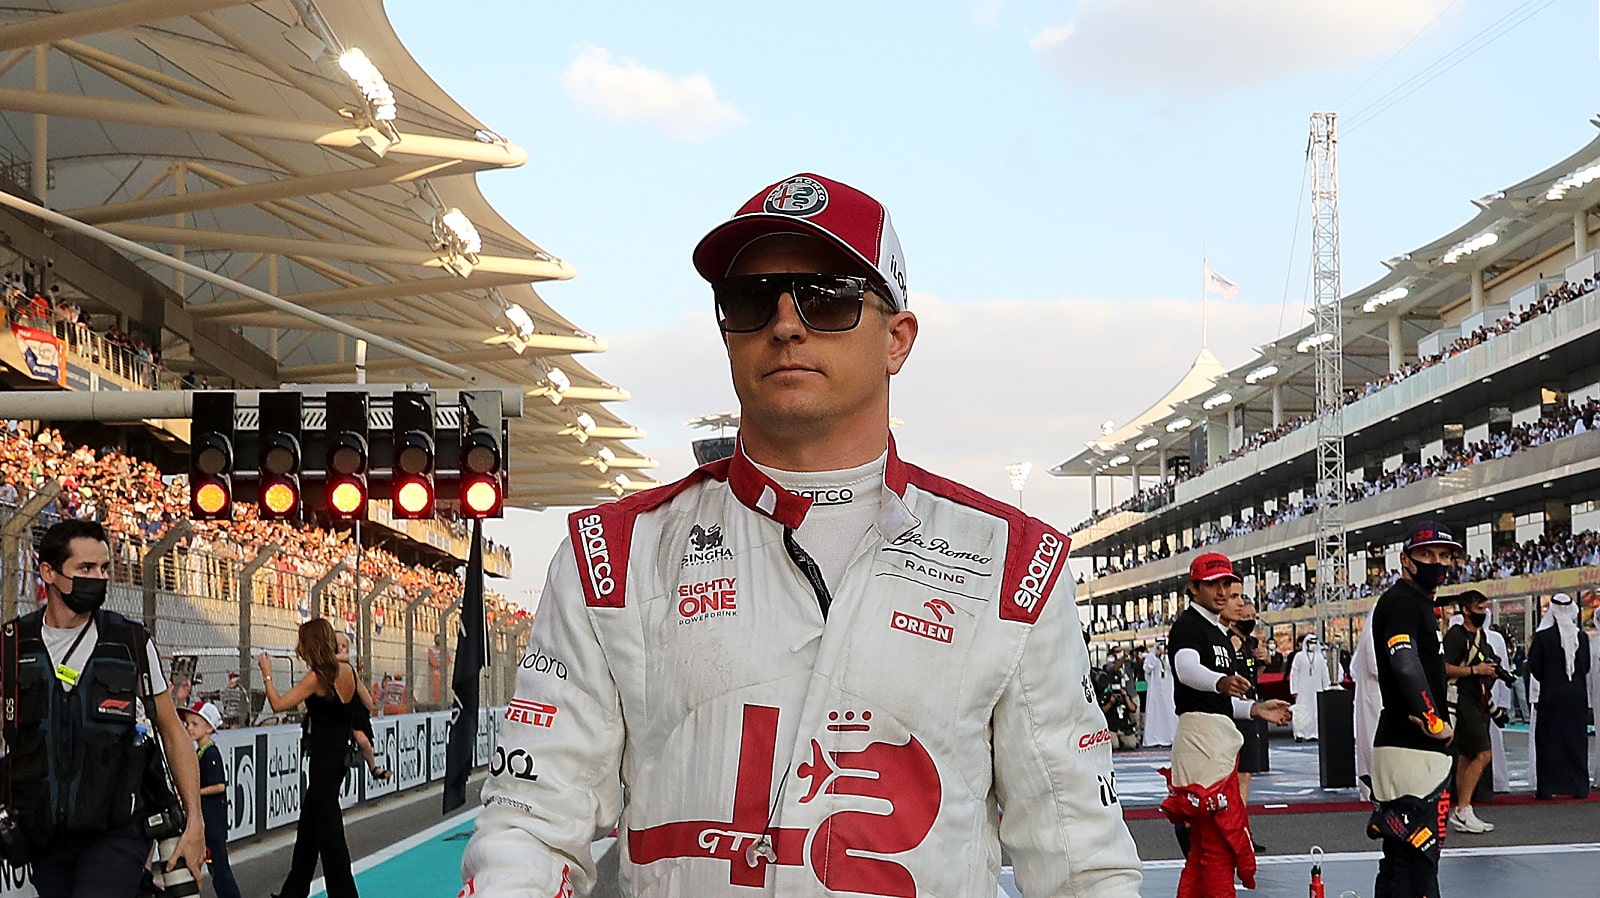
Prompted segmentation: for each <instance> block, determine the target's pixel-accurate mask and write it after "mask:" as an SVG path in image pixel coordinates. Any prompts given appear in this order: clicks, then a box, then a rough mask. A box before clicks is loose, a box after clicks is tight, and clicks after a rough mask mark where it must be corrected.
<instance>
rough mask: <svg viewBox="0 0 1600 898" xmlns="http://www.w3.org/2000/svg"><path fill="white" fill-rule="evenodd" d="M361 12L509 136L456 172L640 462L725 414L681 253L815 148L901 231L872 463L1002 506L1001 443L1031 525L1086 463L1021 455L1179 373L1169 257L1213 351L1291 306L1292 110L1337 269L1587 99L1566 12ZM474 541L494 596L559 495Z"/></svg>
mask: <svg viewBox="0 0 1600 898" xmlns="http://www.w3.org/2000/svg"><path fill="white" fill-rule="evenodd" d="M386 6H387V9H388V11H389V14H390V16H391V18H392V20H393V23H394V26H395V29H396V31H397V32H398V33H399V35H400V37H401V39H402V41H403V42H404V43H405V44H406V46H407V48H408V49H409V50H410V51H411V52H412V54H413V55H414V56H415V57H416V58H417V59H418V60H419V61H420V62H421V64H422V66H423V68H424V69H426V70H427V71H428V72H429V73H430V74H431V75H432V76H433V78H434V79H435V80H436V81H438V82H439V84H440V85H442V86H443V87H444V89H445V90H446V91H447V92H449V93H450V94H451V95H452V96H454V97H455V98H456V99H457V100H458V101H459V102H461V103H462V105H464V106H465V107H466V108H468V109H469V110H471V111H472V112H473V113H474V114H475V115H476V116H478V117H479V118H480V119H482V120H483V121H484V122H485V123H486V124H487V125H488V126H489V127H491V128H493V129H494V130H496V131H498V132H500V133H502V134H504V135H506V136H507V137H508V138H510V139H511V140H513V141H514V142H516V143H517V144H519V145H521V146H522V147H524V148H526V149H527V150H528V151H529V153H530V155H531V161H530V162H529V164H528V165H527V166H525V167H523V168H521V169H519V170H516V171H512V172H500V173H492V174H489V175H486V176H484V177H482V178H481V179H480V185H481V186H482V189H483V191H484V193H485V194H486V195H487V196H488V197H489V199H490V200H491V202H492V203H493V204H494V205H495V207H496V208H497V209H498V210H499V211H500V212H501V213H502V214H503V215H504V216H505V217H506V218H507V219H508V220H509V221H511V222H512V223H513V224H514V225H516V226H517V227H518V228H519V229H520V230H521V231H522V232H523V233H525V234H526V235H528V236H529V237H530V238H532V239H533V240H535V241H537V242H539V243H540V244H541V245H542V246H544V247H545V248H546V249H548V250H550V251H551V252H553V253H555V254H557V255H559V256H561V257H563V258H565V259H567V260H568V261H570V262H572V263H574V264H575V265H576V266H577V267H578V270H579V275H578V277H577V278H576V279H574V280H573V281H570V282H567V283H561V284H550V285H545V286H543V287H542V288H541V293H542V295H543V296H544V297H545V299H546V300H547V301H548V302H549V303H550V304H551V305H552V306H554V307H555V308H556V309H557V310H559V311H560V312H561V313H562V314H564V315H566V316H567V317H568V318H570V319H571V320H573V321H574V322H575V323H577V324H578V325H579V326H580V327H582V328H584V329H586V330H589V331H591V332H593V333H596V334H599V335H600V336H602V337H605V338H606V339H607V340H608V341H610V343H611V346H612V349H611V351H610V352H609V353H606V354H604V355H600V356H591V357H586V358H584V359H582V361H583V363H584V364H586V365H587V366H588V367H590V368H591V369H592V370H594V371H596V372H597V373H599V374H600V375H602V376H604V377H606V378H608V379H610V380H612V381H614V382H616V383H618V384H620V385H622V386H624V387H626V388H628V389H630V390H632V392H633V394H634V399H633V401H631V402H628V403H624V404H620V405H617V406H615V407H614V408H615V410H616V411H617V412H618V413H619V414H621V415H622V416H623V417H625V418H627V419H628V420H630V421H633V422H635V423H638V424H640V425H641V426H643V427H645V428H646V429H647V430H649V431H650V434H651V435H650V438H648V439H646V440H645V441H643V442H642V444H640V448H641V449H642V450H643V451H645V452H647V453H649V454H651V455H653V456H655V457H657V458H659V459H660V460H661V461H662V468H661V470H660V471H659V472H657V473H658V476H660V477H662V478H664V479H672V478H675V477H677V476H680V475H681V474H683V473H684V472H685V471H687V470H688V468H689V466H690V459H689V455H688V451H687V443H688V441H689V440H690V439H692V438H693V436H694V434H693V433H691V432H690V431H688V430H687V429H685V428H684V427H682V422H683V421H684V420H686V419H687V418H689V417H692V416H694V415H699V414H705V413H708V412H715V411H723V410H731V409H732V408H733V402H732V392H731V390H730V389H728V388H727V386H726V374H725V370H724V369H723V367H722V360H721V358H720V348H719V345H718V343H717V342H716V339H715V334H714V331H713V326H712V322H711V317H710V313H709V299H708V294H707V291H706V289H705V286H704V284H703V283H702V282H701V281H700V280H699V279H698V278H697V277H696V275H695V273H694V271H693V269H692V267H691V266H690V264H689V251H690V249H691V248H692V247H693V245H694V243H695V241H696V240H698V239H699V237H700V235H701V234H703V233H704V232H705V231H706V230H707V229H708V228H709V227H711V226H712V225H714V224H715V223H716V222H717V221H719V220H720V219H722V218H724V217H726V216H727V215H728V214H729V213H730V212H731V211H732V210H733V209H734V208H735V207H737V206H738V205H739V204H740V203H741V202H743V201H744V200H745V199H746V198H747V197H748V196H749V195H750V194H752V193H754V192H755V191H756V190H757V189H759V188H760V187H762V186H764V185H766V184H768V183H771V182H773V181H776V180H778V179H779V178H782V177H784V176H786V175H789V174H791V173H794V172H797V171H803V170H812V171H818V172H821V173H823V174H826V175H828V176H830V177H834V178H838V179H840V180H844V181H847V182H849V183H852V184H854V185H856V186H858V187H861V188H863V189H865V190H867V191H868V192H869V193H872V194H873V195H875V196H877V197H878V198H879V199H880V200H882V201H883V202H884V203H885V204H886V205H887V206H888V207H889V209H890V211H891V213H892V214H893V216H894V220H895V224H896V226H897V229H898V231H899V233H900V237H901V241H902V243H903V244H904V246H905V251H906V256H907V267H908V273H909V281H910V286H911V290H912V308H913V310H914V311H918V312H919V313H920V314H921V315H922V317H923V335H922V337H921V338H920V339H919V343H918V346H917V350H916V352H914V354H913V357H912V364H911V365H910V366H908V369H907V371H906V372H905V373H904V374H902V375H901V376H900V378H898V379H897V381H896V384H895V403H896V406H895V414H897V415H898V416H900V417H902V418H905V420H906V424H905V426H904V427H902V428H900V429H899V431H898V434H899V436H898V439H899V441H900V445H901V449H902V452H903V454H904V455H906V456H907V457H908V458H910V459H912V460H914V461H918V462H919V463H921V464H923V465H924V466H926V467H929V468H932V469H934V470H936V471H939V472H940V473H944V474H947V475H949V476H953V477H956V478H957V479H962V480H965V481H967V482H969V483H971V484H972V485H973V486H974V487H976V488H978V489H981V490H984V491H986V492H989V493H991V494H994V495H997V496H1001V497H1005V498H1012V494H1011V493H1010V490H1009V487H1008V486H1007V484H1006V479H1005V475H1004V471H1003V466H1004V464H1006V463H1007V462H1011V461H1017V460H1022V459H1026V460H1029V461H1031V462H1033V463H1034V465H1035V471H1036V473H1035V474H1034V476H1033V478H1032V479H1031V480H1030V481H1029V487H1028V490H1027V493H1026V505H1027V507H1028V510H1029V511H1031V512H1035V513H1037V514H1040V515H1041V516H1043V517H1045V518H1047V519H1049V520H1051V521H1052V522H1053V523H1055V524H1057V525H1059V526H1062V527H1070V526H1072V525H1073V524H1075V523H1077V522H1078V521H1079V520H1081V519H1082V518H1083V517H1085V516H1086V514H1087V512H1088V499H1087V487H1086V485H1085V484H1083V483H1082V482H1078V481H1062V480H1058V479H1056V478H1050V477H1048V476H1047V475H1045V474H1044V469H1045V468H1047V467H1049V466H1050V465H1052V464H1054V463H1055V462H1057V461H1060V460H1061V459H1063V458H1066V457H1068V456H1070V455H1071V454H1073V452H1074V451H1075V450H1076V448H1077V447H1079V446H1081V444H1082V442H1083V441H1084V440H1086V439H1088V438H1090V437H1091V436H1092V435H1094V433H1095V427H1096V426H1097V425H1098V423H1099V422H1100V421H1103V420H1105V419H1106V418H1112V419H1114V420H1116V421H1119V422H1120V421H1124V420H1127V419H1128V418H1130V417H1132V416H1133V415H1136V414H1137V413H1139V412H1140V411H1142V410H1143V409H1144V408H1145V407H1146V406H1147V405H1148V404H1149V403H1150V402H1151V401H1153V400H1155V399H1156V398H1158V397H1159V395H1160V394H1161V393H1162V392H1164V391H1165V390H1166V389H1167V388H1168V387H1169V386H1171V384H1172V383H1173V382H1174V381H1175V380H1176V379H1177V378H1178V377H1179V376H1181V374H1182V373H1183V371H1184V370H1186V368H1187V365H1188V362H1189V361H1190V360H1191V359H1192V357H1193V355H1194V353H1195V351H1196V350H1197V349H1198V342H1199V340H1198V336H1199V324H1198V316H1199V308H1198V306H1199V302H1198V300H1199V297H1198V292H1199V282H1200V257H1201V253H1202V247H1204V252H1205V254H1206V255H1207V256H1208V257H1209V259H1210V262H1211V264H1212V266H1213V267H1214V268H1216V269H1217V270H1218V271H1220V272H1222V273H1223V274H1225V275H1226V276H1227V277H1229V278H1230V279H1232V280H1234V281H1236V282H1238V283H1239V284H1241V285H1242V286H1243V289H1242V291H1241V294H1240V297H1239V299H1238V300H1236V301H1235V302H1234V303H1231V304H1228V305H1226V306H1220V307H1219V305H1218V304H1217V303H1212V306H1211V310H1212V319H1211V320H1212V326H1211V347H1212V349H1213V350H1214V351H1216V352H1217V354H1218V355H1219V357H1221V359H1222V361H1223V362H1224V364H1227V365H1230V366H1232V365H1238V364H1242V363H1243V362H1245V361H1247V360H1248V358H1249V356H1250V348H1251V347H1252V346H1255V345H1259V344H1261V343H1264V342H1267V341H1269V340H1271V339H1273V338H1275V337H1276V336H1278V335H1279V333H1281V332H1283V331H1287V330H1293V329H1295V328H1297V327H1298V326H1299V325H1300V324H1301V321H1302V319H1301V309H1302V304H1303V302H1304V300H1305V297H1306V294H1307V280H1306V270H1307V266H1308V264H1309V258H1310V250H1309V242H1308V228H1309V221H1308V219H1307V217H1306V216H1305V215H1301V218H1300V224H1299V239H1298V243H1297V244H1295V246H1294V249H1293V254H1292V255H1291V241H1292V237H1293V234H1294V231H1295V223H1296V213H1297V211H1298V210H1301V209H1304V208H1305V205H1306V200H1305V197H1304V190H1303V188H1302V182H1301V178H1302V172H1303V171H1304V158H1305V157H1304V150H1305V143H1306V133H1307V127H1308V119H1309V116H1310V114H1311V113H1312V112H1313V111H1316V110H1326V109H1333V110H1336V111H1338V112H1339V113H1340V120H1341V142H1340V168H1341V171H1340V174H1341V225H1342V249H1343V281H1344V286H1345V289H1346V290H1351V289H1355V288H1357V287H1359V286H1361V285H1363V284H1365V283H1367V282H1369V281H1371V280H1373V279H1374V278H1376V277H1377V276H1378V275H1379V274H1380V273H1381V271H1382V269H1381V266H1380V265H1379V260H1381V259H1384V258H1388V257H1391V256H1394V255H1398V254H1400V253H1403V252H1406V251H1408V250H1410V249H1412V248H1413V247H1416V246H1419V245H1421V244H1424V243H1426V242H1429V241H1430V240H1432V239H1434V238H1436V237H1438V236H1439V235H1441V234H1443V233H1444V232H1445V231H1447V230H1449V229H1451V228H1453V227H1455V226H1457V225H1459V224H1460V223H1461V222H1463V221H1465V220H1466V219H1467V218H1468V217H1470V214H1471V212H1472V209H1471V207H1470V206H1469V202H1468V201H1469V200H1470V199H1471V198H1473V197H1477V196H1481V195H1484V194H1486V193H1490V192H1492V191H1494V190H1497V189H1499V188H1501V187H1504V186H1506V185H1509V184H1512V183H1514V182H1516V181H1519V180H1521V179H1523V178H1524V177H1527V176H1529V175H1531V174H1534V173H1535V172H1537V171H1539V170H1541V169H1543V168H1545V167H1547V166H1549V165H1552V164H1554V163H1555V162H1557V161H1559V160H1560V159H1562V158H1564V157H1565V156H1567V155H1568V154H1570V153H1572V152H1573V151H1575V150H1576V149H1578V148H1579V147H1581V146H1582V145H1583V144H1585V143H1586V142H1588V141H1589V140H1590V139H1591V138H1592V137H1593V135H1594V127H1593V126H1592V125H1591V124H1589V122H1588V119H1589V118H1590V116H1592V115H1594V114H1595V113H1596V112H1600V101H1597V97H1596V91H1595V86H1596V85H1597V84H1600V79H1597V78H1596V75H1597V74H1600V25H1597V21H1596V4H1595V3H1594V2H1591V0H1531V2H1517V0H1500V2H1493V3H1491V2H1487V0H1454V2H1452V0H1338V2H1319V3H1284V2H1282V0H1083V2H1078V3H1071V2H1038V3H1021V2H1004V0H969V2H946V3H917V4H912V3H904V2H902V3H888V2H871V0H866V2H862V0H856V2H849V3H840V2H812V3H807V4H767V3H749V2H741V3H734V2H722V0H712V2H698V3H694V4H661V3H635V2H612V3H586V4H550V3H538V2H511V0H471V2H469V3H459V4H456V5H454V6H453V7H450V6H441V5H440V4H438V3H436V2H427V3H424V2H419V0H388V2H387V4H386ZM1524 17H1525V20H1524ZM1519 20H1520V24H1516V25H1515V27H1509V26H1511V25H1513V24H1514V23H1517V22H1518V21H1519ZM1497 23H1498V24H1497ZM1508 27H1509V30H1506V31H1505V33H1503V34H1499V36H1496V35H1497V33H1498V32H1499V31H1500V30H1501V29H1506V28H1508ZM1486 29H1489V30H1487V31H1486ZM1491 38H1492V39H1491ZM1469 51H1470V52H1469ZM1452 63H1454V64H1453V65H1452ZM1429 75H1436V77H1433V78H1432V79H1431V80H1429V81H1427V83H1425V84H1422V83H1420V81H1421V79H1423V78H1427V77H1428V76H1429ZM1413 88H1415V89H1413ZM1397 89H1398V93H1394V94H1391V92H1394V91H1396V90H1397ZM1386 95H1389V96H1387V97H1386ZM1390 101H1393V102H1392V104H1391V103H1390ZM1286 280H1287V282H1288V285H1289V286H1288V290H1287V291H1285V283H1286ZM663 372H668V373H667V375H666V376H663ZM513 476H514V474H513ZM1119 490H1122V491H1125V490H1126V486H1125V485H1124V486H1122V487H1119ZM1103 498H1104V491H1102V499H1103ZM496 529H497V530H498V531H499V533H498V535H497V538H504V539H506V540H507V541H509V542H511V543H512V545H513V546H514V548H515V549H516V550H517V551H518V568H519V570H518V576H517V577H516V583H515V585H514V590H513V591H515V589H518V588H526V587H529V586H533V585H536V584H538V583H540V582H542V579H543V570H544V563H545V561H546V559H547V558H548V556H549V554H550V552H551V550H553V549H554V547H555V540H556V539H558V538H559V530H560V528H559V518H558V515H557V514H555V513H549V512H547V513H543V514H537V515H533V514H526V515H517V516H515V517H514V518H513V519H511V522H510V525H502V526H501V527H499V528H496Z"/></svg>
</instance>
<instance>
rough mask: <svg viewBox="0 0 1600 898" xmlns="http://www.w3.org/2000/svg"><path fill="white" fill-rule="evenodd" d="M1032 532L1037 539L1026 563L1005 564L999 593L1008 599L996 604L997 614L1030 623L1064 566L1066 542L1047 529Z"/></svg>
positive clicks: (1034, 619) (1036, 617)
mask: <svg viewBox="0 0 1600 898" xmlns="http://www.w3.org/2000/svg"><path fill="white" fill-rule="evenodd" d="M1036 526H1037V525H1036ZM1030 529H1031V528H1030ZM1040 529H1041V530H1042V528H1040ZM1034 532H1038V533H1039V542H1038V543H1037V544H1035V548H1034V550H1033V554H1032V555H1031V556H1030V557H1029V558H1028V562H1027V565H1026V566H1025V567H1023V566H1021V565H1019V564H1017V563H1015V562H1013V563H1012V564H1008V565H1007V570H1006V577H1005V583H1004V587H1003V590H1002V592H1001V595H1002V596H1005V597H1006V598H1008V599H1009V601H1002V602H1001V607H1000V616H1001V617H1002V618H1004V619H1006V620H1020V621H1023V622H1025V623H1030V624H1031V623H1033V622H1035V621H1037V620H1038V619H1039V612H1040V611H1042V610H1043V609H1044V600H1045V597H1046V596H1048V595H1049V594H1050V589H1051V588H1052V587H1053V586H1055V582H1056V578H1057V577H1058V576H1060V575H1061V570H1062V568H1064V567H1065V566H1066V565H1065V564H1064V563H1063V562H1064V561H1065V559H1066V557H1067V548H1068V546H1069V545H1070V543H1068V541H1067V540H1066V539H1065V538H1063V537H1061V536H1058V535H1057V534H1056V533H1055V532H1054V531H1051V530H1043V532H1040V531H1039V530H1035V531H1034ZM1007 593H1009V596H1007Z"/></svg>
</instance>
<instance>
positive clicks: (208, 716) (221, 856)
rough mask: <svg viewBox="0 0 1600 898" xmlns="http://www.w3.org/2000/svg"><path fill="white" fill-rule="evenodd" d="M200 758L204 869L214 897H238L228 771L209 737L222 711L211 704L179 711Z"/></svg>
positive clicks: (201, 703)
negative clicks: (230, 856) (231, 852)
mask: <svg viewBox="0 0 1600 898" xmlns="http://www.w3.org/2000/svg"><path fill="white" fill-rule="evenodd" d="M178 716H180V717H182V718H183V725H184V727H185V728H187V729H188V730H189V738H190V739H193V740H194V744H195V751H196V752H197V753H198V754H199V756H200V813H201V815H202V816H204V817H205V822H206V867H207V869H209V870H210V871H211V887H212V888H213V889H215V890H216V892H217V898H241V896H240V894H239V883H238V882H237V881H235V880H234V878H233V868H232V867H230V866H229V865H228V771H227V769H226V768H225V767H224V766H223V764H222V750H221V749H219V748H217V744H216V743H215V742H212V741H211V734H212V733H215V732H216V731H217V730H219V729H221V728H222V712H221V711H218V710H217V706H216V705H214V704H212V703H211V702H204V701H201V702H195V703H194V704H193V705H192V706H190V707H187V708H183V707H180V708H179V709H178Z"/></svg>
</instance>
